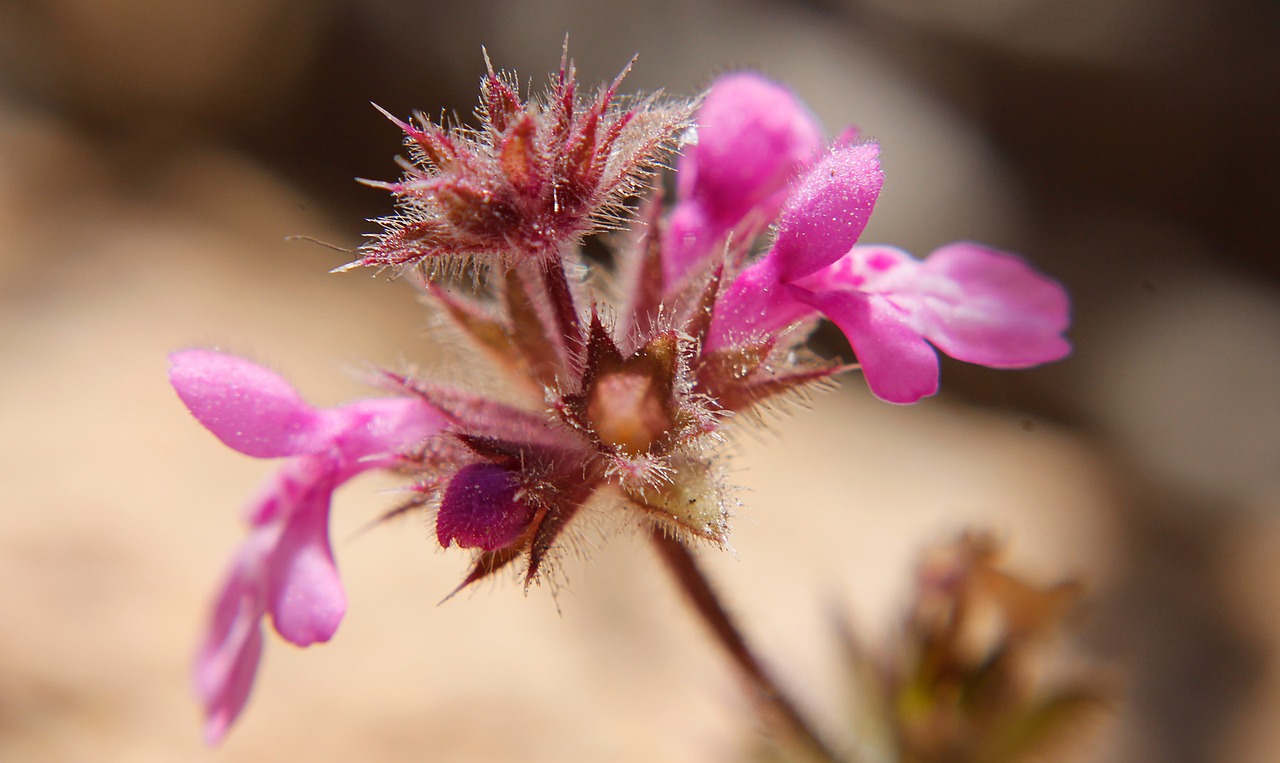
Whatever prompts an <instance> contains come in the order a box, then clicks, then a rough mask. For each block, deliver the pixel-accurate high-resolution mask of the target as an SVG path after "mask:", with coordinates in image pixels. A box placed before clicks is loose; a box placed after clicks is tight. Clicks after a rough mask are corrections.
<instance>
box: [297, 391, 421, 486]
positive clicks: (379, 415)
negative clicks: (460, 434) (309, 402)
mask: <svg viewBox="0 0 1280 763" xmlns="http://www.w3.org/2000/svg"><path fill="white" fill-rule="evenodd" d="M322 415H323V416H324V418H325V420H326V421H327V422H328V426H327V427H326V428H327V429H328V430H329V431H332V432H335V433H336V434H335V436H334V439H333V447H335V448H336V449H337V450H338V451H340V452H341V454H342V457H343V458H344V459H345V460H346V462H347V463H346V464H345V465H344V466H346V467H348V468H351V467H355V468H356V470H357V471H364V470H365V469H370V468H374V467H375V466H377V465H378V463H379V462H377V461H375V462H373V463H370V462H368V461H364V462H361V459H368V458H369V457H371V456H380V455H384V454H395V453H399V452H401V451H404V450H407V449H409V448H412V447H413V446H414V445H417V444H418V443H420V442H422V441H423V440H425V439H426V438H428V437H430V436H431V435H433V434H435V433H436V432H438V431H440V428H441V427H442V426H444V423H445V421H444V417H443V416H442V415H441V414H440V412H439V411H437V410H436V409H434V408H432V407H431V406H430V405H428V404H427V403H426V401H424V400H422V399H420V398H407V397H388V398H375V399H372V400H359V401H357V402H354V403H348V404H347V405H344V406H342V407H341V408H335V409H333V410H328V411H323V412H322ZM357 462H359V463H357Z"/></svg>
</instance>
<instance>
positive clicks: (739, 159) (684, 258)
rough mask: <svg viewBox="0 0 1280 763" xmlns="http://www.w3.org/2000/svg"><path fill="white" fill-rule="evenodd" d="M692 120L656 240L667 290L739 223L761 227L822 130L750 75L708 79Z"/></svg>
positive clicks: (818, 143) (788, 95)
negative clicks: (693, 134)
mask: <svg viewBox="0 0 1280 763" xmlns="http://www.w3.org/2000/svg"><path fill="white" fill-rule="evenodd" d="M695 119H696V120H697V123H698V141H697V142H696V143H693V144H691V145H689V146H688V147H686V149H685V151H684V153H683V155H682V156H681V157H680V161H679V164H678V168H677V174H676V179H677V183H678V186H677V198H678V203H677V204H676V207H675V209H674V210H673V212H672V214H671V218H670V220H669V222H668V224H667V229H666V236H665V238H664V241H663V270H664V274H665V275H664V278H665V281H666V284H667V286H668V288H670V287H672V286H673V285H675V284H676V283H678V282H679V279H680V278H681V277H682V276H684V274H685V273H687V272H688V271H689V270H690V269H692V268H694V267H695V266H696V265H697V264H698V263H699V262H700V261H701V260H702V258H705V257H706V256H707V255H708V254H710V253H711V251H712V249H713V248H714V247H715V246H718V245H719V244H720V243H722V242H723V241H724V240H725V238H726V237H727V236H728V235H729V234H730V233H731V232H732V231H734V230H735V229H737V228H738V226H739V225H740V224H742V223H743V222H745V221H747V220H748V219H754V220H756V221H757V224H758V225H760V226H763V225H765V224H767V223H768V221H769V220H771V219H772V218H773V217H774V215H776V214H777V213H778V209H779V208H780V207H781V206H782V202H783V199H784V198H785V194H786V189H787V183H788V182H789V181H790V180H791V178H792V176H793V175H794V174H795V173H796V171H797V169H799V168H800V167H802V166H803V165H805V164H807V163H808V162H810V161H812V160H813V158H814V157H815V156H817V154H818V152H819V151H821V150H822V127H821V126H820V125H819V124H818V120H817V119H816V118H815V117H814V116H813V114H812V113H811V112H810V111H809V110H808V109H807V108H806V107H805V106H804V104H802V103H801V102H800V100H799V99H797V98H796V97H795V94H794V93H792V92H791V91H790V90H789V89H787V88H785V87H783V86H782V85H779V84H777V83H774V82H770V81H769V80H767V79H765V78H764V77H761V76H760V75H758V74H753V73H751V72H743V73H739V74H730V75H727V76H724V77H721V78H720V79H718V80H716V82H715V83H714V84H713V85H712V86H711V89H710V91H709V92H708V93H707V97H706V99H705V100H703V102H702V106H701V107H700V108H699V109H698V113H697V115H696V117H695Z"/></svg>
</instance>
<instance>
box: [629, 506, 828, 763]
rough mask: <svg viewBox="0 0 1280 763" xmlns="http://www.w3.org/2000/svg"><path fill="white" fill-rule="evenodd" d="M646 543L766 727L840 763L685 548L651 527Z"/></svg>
mask: <svg viewBox="0 0 1280 763" xmlns="http://www.w3.org/2000/svg"><path fill="white" fill-rule="evenodd" d="M651 537H652V539H653V544H654V546H655V547H656V548H657V549H658V554H659V555H660V556H661V557H662V561H663V562H664V563H666V566H667V569H668V570H670V571H671V575H672V576H673V577H674V578H675V580H676V583H678V584H679V586H680V588H681V589H682V590H683V591H684V593H685V595H686V596H687V597H688V599H689V603H690V604H691V605H693V608H694V610H695V611H696V612H697V613H698V615H699V616H701V618H702V620H703V622H705V623H706V624H707V627H708V628H710V629H711V632H712V634H714V635H715V637H716V640H717V641H718V642H719V643H720V645H721V646H722V647H724V649H725V651H727V652H728V653H729V656H730V657H731V658H732V659H733V661H734V663H735V664H737V666H738V668H739V669H740V670H741V671H742V675H743V676H744V677H745V678H746V679H747V682H748V683H749V684H750V685H751V688H752V689H753V690H754V694H755V699H756V701H757V702H758V703H759V705H760V708H761V710H762V714H763V715H764V717H765V719H766V722H768V723H769V724H771V725H772V726H773V727H774V728H775V729H777V730H779V731H781V732H783V733H784V734H785V735H786V736H787V737H788V738H789V739H790V740H791V741H793V742H794V743H795V744H796V746H798V747H800V748H803V749H804V750H805V752H807V753H808V755H809V756H810V757H811V758H812V759H813V760H814V761H823V762H824V763H839V761H841V758H840V757H839V756H838V755H836V754H835V752H834V751H833V750H832V749H831V747H830V746H828V745H827V743H826V742H824V741H823V739H822V737H821V736H820V735H819V734H818V732H817V731H816V730H815V729H814V727H813V724H812V723H810V722H809V721H808V719H806V718H805V717H804V716H803V715H802V714H801V713H800V710H799V708H797V707H796V704H795V702H794V701H793V700H792V699H791V698H790V697H789V696H788V695H787V694H786V692H784V691H783V690H782V688H781V687H780V686H779V685H778V683H777V682H776V681H775V680H774V679H773V677H772V676H771V675H769V672H768V671H767V670H765V667H764V665H763V664H762V663H761V661H760V659H759V658H757V657H756V656H755V653H754V652H752V651H751V647H750V646H748V645H747V642H746V639H745V638H744V637H743V635H742V633H741V631H739V630H738V627H737V625H735V624H734V622H733V619H732V618H731V617H730V616H729V613H728V612H726V611H725V608H724V605H723V604H721V603H720V598H719V597H718V596H717V595H716V592H715V589H713V588H712V587H711V582H710V581H709V580H707V577H706V575H704V574H703V572H702V569H701V568H700V567H698V563H697V561H696V560H695V559H694V558H693V554H692V553H691V552H690V550H689V547H688V546H686V545H685V544H684V543H683V542H682V541H681V540H679V539H678V538H674V537H672V536H670V535H668V534H667V532H666V531H665V530H664V529H662V528H661V527H654V528H653V529H652V532H651Z"/></svg>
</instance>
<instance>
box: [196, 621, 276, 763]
mask: <svg viewBox="0 0 1280 763" xmlns="http://www.w3.org/2000/svg"><path fill="white" fill-rule="evenodd" d="M261 658H262V625H261V623H260V622H259V623H254V627H253V629H252V630H251V631H249V635H248V638H247V639H246V641H245V643H244V645H243V646H242V648H241V650H240V652H239V655H238V659H237V660H236V662H235V664H234V666H233V669H232V671H231V672H230V673H229V674H228V676H227V681H226V683H224V684H223V685H222V687H221V690H220V691H219V692H217V693H216V694H214V695H212V696H210V697H208V698H206V701H205V709H204V710H205V721H204V743H205V744H207V745H210V746H213V745H216V744H218V743H219V742H221V741H222V738H223V737H224V736H226V734H227V730H228V729H229V728H231V724H232V723H234V722H235V720H236V718H238V717H240V713H241V711H243V710H244V706H245V703H247V702H248V701H249V694H250V693H251V692H252V691H253V679H254V676H255V675H256V674H257V672H258V662H259V660H261Z"/></svg>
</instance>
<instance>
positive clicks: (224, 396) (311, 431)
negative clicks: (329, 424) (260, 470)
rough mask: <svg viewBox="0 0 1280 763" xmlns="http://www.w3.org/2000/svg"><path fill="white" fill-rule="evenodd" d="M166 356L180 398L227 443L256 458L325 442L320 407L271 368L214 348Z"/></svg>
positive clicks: (310, 448) (307, 450)
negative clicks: (302, 395)
mask: <svg viewBox="0 0 1280 763" xmlns="http://www.w3.org/2000/svg"><path fill="white" fill-rule="evenodd" d="M169 361H170V367H169V381H170V383H171V384H173V388H174V390H176V391H177V393H178V397H180V398H182V402H183V403H184V404H185V405H186V406H187V409H188V410H190V411H191V414H192V415H193V416H195V417H196V419H197V420H198V421H199V422H200V423H201V424H203V425H204V426H205V428H206V429H208V430H209V431H210V432H212V433H213V434H214V435H215V436H217V438H218V439H219V440H222V442H224V443H225V444H227V445H228V446H230V447H232V448H234V449H236V450H238V451H240V452H241V453H244V454H246V455H250V456H254V457H256V458H277V457H280V456H293V455H298V454H301V453H310V452H314V451H315V450H318V449H322V448H323V447H324V439H325V437H326V432H325V426H324V425H325V422H324V420H323V418H322V417H321V416H320V414H319V412H318V411H317V410H316V409H314V408H312V407H311V406H310V405H308V404H307V403H306V402H305V401H304V400H303V399H302V398H301V397H299V396H298V393H297V392H295V391H294V389H293V387H291V386H289V383H288V382H286V381H285V380H284V379H282V378H280V376H279V375H277V374H276V373H274V372H273V371H269V370H267V369H265V368H263V367H262V366H259V365H257V364H255V363H251V362H249V361H247V360H245V359H243V358H238V357H236V356H234V355H228V354H225V353H221V352H214V351H212V350H186V351H183V352H175V353H173V354H172V355H170V356H169Z"/></svg>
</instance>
